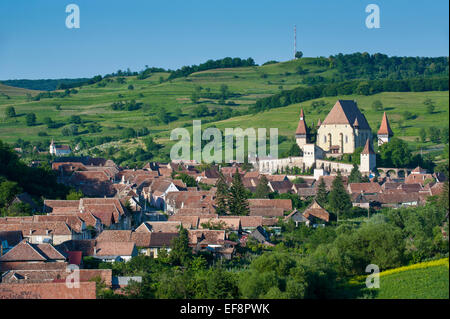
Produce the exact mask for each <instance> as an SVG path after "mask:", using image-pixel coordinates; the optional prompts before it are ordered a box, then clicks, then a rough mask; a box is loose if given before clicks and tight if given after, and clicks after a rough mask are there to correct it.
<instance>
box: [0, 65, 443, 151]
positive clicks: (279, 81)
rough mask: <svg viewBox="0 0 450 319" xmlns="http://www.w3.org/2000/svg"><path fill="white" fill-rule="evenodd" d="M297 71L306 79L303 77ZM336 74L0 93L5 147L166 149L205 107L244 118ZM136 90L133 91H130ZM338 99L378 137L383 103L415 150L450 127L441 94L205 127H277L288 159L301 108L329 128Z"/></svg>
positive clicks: (287, 73) (288, 71) (314, 68)
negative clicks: (280, 95)
mask: <svg viewBox="0 0 450 319" xmlns="http://www.w3.org/2000/svg"><path fill="white" fill-rule="evenodd" d="M299 66H301V67H302V68H303V70H305V71H306V74H299V72H297V70H298V67H299ZM336 72H337V70H336V69H329V68H327V67H326V66H319V65H317V64H315V63H314V59H313V58H303V59H300V60H295V61H287V62H282V63H275V64H269V65H264V66H253V67H241V68H230V69H214V70H208V71H203V72H197V73H193V74H191V75H189V76H187V77H182V78H177V79H173V80H167V78H168V76H169V73H153V74H152V75H151V76H150V77H149V78H146V79H144V80H139V79H137V77H136V76H130V77H125V83H122V84H120V83H118V81H117V79H116V78H111V79H112V81H105V79H103V80H102V82H101V83H100V84H101V85H99V83H96V84H93V85H86V86H83V87H81V88H77V91H78V93H76V94H70V95H69V96H66V97H64V98H42V99H41V100H40V101H33V100H31V99H30V95H32V96H34V95H36V94H37V93H38V92H37V91H31V90H25V89H19V88H11V87H8V86H5V85H0V140H3V141H6V142H10V143H11V142H15V141H16V140H17V139H19V138H20V139H22V140H26V141H31V142H33V141H48V140H50V139H51V138H53V139H55V141H57V142H58V143H72V142H73V140H74V139H75V138H76V137H79V138H84V137H96V136H112V137H120V136H121V134H122V131H123V130H124V129H126V128H133V129H135V130H136V129H141V128H144V127H146V128H147V129H148V130H149V131H150V134H151V135H152V136H154V137H155V138H156V139H157V140H158V141H160V142H161V143H165V144H168V140H169V136H170V131H171V130H172V129H174V128H177V127H188V126H190V125H192V120H193V119H194V118H195V117H194V116H193V115H192V112H193V110H194V109H195V108H196V107H197V106H198V105H204V106H206V107H207V108H208V109H209V110H210V111H213V110H215V109H223V108H225V107H230V108H231V109H233V110H235V111H244V113H245V111H247V109H248V107H249V105H252V104H254V103H255V101H256V100H257V99H258V98H260V97H265V96H270V95H272V94H275V93H277V92H279V91H280V90H287V89H292V88H295V87H298V86H306V84H305V83H304V80H305V78H306V77H314V76H317V75H320V76H321V77H323V78H330V77H332V76H335V75H336ZM224 84H225V85H227V86H228V90H229V92H230V93H231V94H230V97H229V98H228V99H227V100H226V101H220V100H218V99H208V98H200V99H199V100H198V101H197V103H193V102H192V101H191V95H192V93H193V92H194V91H195V90H196V89H197V90H200V92H202V93H204V92H211V93H219V92H220V88H221V86H222V85H224ZM130 85H132V86H133V89H132V90H130V89H129V86H130ZM199 87H201V89H200V88H199ZM27 94H28V96H27ZM338 98H339V99H352V100H356V101H357V102H358V105H359V107H360V108H361V110H362V111H363V113H364V114H365V116H366V117H367V119H368V121H369V123H370V125H371V127H372V130H373V131H374V132H376V131H377V130H378V126H379V123H380V121H381V117H382V115H383V111H375V110H373V109H372V103H373V102H374V101H375V100H379V101H381V102H382V104H383V108H384V111H386V112H387V113H388V116H389V119H390V122H391V126H392V129H393V131H394V133H395V135H396V136H398V137H401V138H403V139H404V140H406V141H408V142H409V143H410V144H411V146H412V147H413V148H414V149H420V148H425V149H426V148H428V147H431V146H433V147H436V145H433V144H432V143H431V142H429V141H426V142H425V143H422V142H420V141H419V138H418V136H419V131H420V129H421V128H428V127H431V126H435V127H438V128H444V127H448V125H449V119H448V118H449V114H448V112H449V100H448V99H449V96H448V91H444V92H442V91H439V92H402V93H399V92H396V93H389V92H385V93H380V94H375V95H371V96H359V95H351V96H339V97H326V98H321V99H318V100H320V101H323V102H324V103H323V104H322V106H320V107H317V108H313V106H312V103H313V102H314V101H315V100H311V101H307V102H305V103H302V104H301V105H300V104H292V105H289V106H287V107H281V108H277V109H272V110H269V111H266V112H262V113H257V114H254V115H241V116H234V117H232V118H229V119H227V120H223V121H218V122H212V120H211V119H212V117H208V116H207V117H204V118H202V120H203V121H205V120H207V121H208V122H209V123H207V124H206V123H205V124H204V126H203V127H208V126H212V125H214V126H216V127H218V128H221V129H222V128H226V127H232V128H234V127H241V128H247V127H253V128H260V127H265V128H272V127H276V128H278V131H279V135H281V136H285V137H286V138H284V140H283V142H282V143H281V144H280V146H279V150H280V151H284V150H287V149H288V148H289V147H290V145H291V144H292V143H293V141H294V139H293V135H294V132H295V129H296V126H297V123H298V117H299V113H300V108H304V110H305V116H306V121H307V124H308V125H313V124H314V125H315V124H316V123H317V121H318V120H319V118H320V119H321V120H322V121H323V119H324V118H325V116H326V115H327V113H328V111H329V110H330V109H331V108H332V106H333V105H334V103H335V102H336V100H337V99H338ZM133 99H134V100H136V101H137V102H138V103H141V107H140V108H139V109H138V110H134V111H126V110H121V111H114V110H112V109H111V107H110V105H111V104H112V103H113V102H118V101H130V100H133ZM425 99H431V100H432V101H433V103H434V104H435V110H434V112H433V113H431V114H429V113H427V112H426V108H425V106H424V104H423V102H424V101H425ZM9 106H13V107H14V108H15V111H16V117H14V118H6V116H5V109H6V108H7V107H9ZM161 108H164V109H166V110H167V112H168V113H169V114H170V116H171V118H172V120H171V121H170V122H169V123H163V122H161V121H159V120H158V111H159V110H160V109H161ZM180 110H181V113H180ZM405 111H408V112H410V113H412V114H411V115H412V117H411V116H410V119H408V120H405V119H404V114H403V113H404V112H405ZM27 113H35V114H36V117H37V123H36V125H34V126H27V125H26V114H27ZM73 115H79V116H81V118H82V121H83V124H81V125H79V134H78V135H77V136H63V135H62V133H61V131H62V129H63V128H64V127H65V126H68V125H69V118H70V117H71V116H73ZM175 115H176V116H175ZM46 117H49V118H51V119H52V121H54V122H57V123H60V127H58V128H48V127H47V125H45V124H44V123H43V121H44V119H45V118H46ZM91 123H96V124H98V125H100V126H101V131H99V132H96V133H89V132H88V130H87V126H88V125H89V124H91ZM116 144H117V143H116ZM120 144H122V146H127V147H128V148H133V147H134V145H137V143H136V141H135V140H134V139H131V140H127V141H123V142H121V143H120ZM169 144H170V143H169ZM438 147H441V146H439V145H438Z"/></svg>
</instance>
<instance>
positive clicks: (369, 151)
mask: <svg viewBox="0 0 450 319" xmlns="http://www.w3.org/2000/svg"><path fill="white" fill-rule="evenodd" d="M361 154H375V151H374V150H373V147H372V143H371V142H370V140H369V139H367V141H366V145H364V149H363V150H362V152H361Z"/></svg>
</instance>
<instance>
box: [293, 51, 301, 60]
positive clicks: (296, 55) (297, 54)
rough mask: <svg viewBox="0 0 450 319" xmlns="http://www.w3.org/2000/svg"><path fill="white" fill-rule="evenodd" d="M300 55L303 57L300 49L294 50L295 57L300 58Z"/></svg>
mask: <svg viewBox="0 0 450 319" xmlns="http://www.w3.org/2000/svg"><path fill="white" fill-rule="evenodd" d="M302 57H303V52H302V51H297V52H295V58H296V59H301V58H302Z"/></svg>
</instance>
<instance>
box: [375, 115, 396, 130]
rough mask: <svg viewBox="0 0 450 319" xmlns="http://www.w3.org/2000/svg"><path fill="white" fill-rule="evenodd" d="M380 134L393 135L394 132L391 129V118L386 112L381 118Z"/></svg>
mask: <svg viewBox="0 0 450 319" xmlns="http://www.w3.org/2000/svg"><path fill="white" fill-rule="evenodd" d="M378 135H388V136H393V135H394V133H393V132H392V130H391V126H390V125H389V120H388V117H387V115H386V112H384V114H383V119H382V120H381V125H380V129H379V130H378Z"/></svg>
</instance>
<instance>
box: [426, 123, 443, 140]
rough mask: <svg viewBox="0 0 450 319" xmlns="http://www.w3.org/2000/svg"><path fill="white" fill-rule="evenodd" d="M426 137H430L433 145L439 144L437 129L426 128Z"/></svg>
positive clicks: (439, 136) (439, 133)
mask: <svg viewBox="0 0 450 319" xmlns="http://www.w3.org/2000/svg"><path fill="white" fill-rule="evenodd" d="M428 136H429V137H430V141H431V142H433V143H436V144H438V143H440V142H441V130H440V129H438V128H437V127H434V126H432V127H429V128H428Z"/></svg>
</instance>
